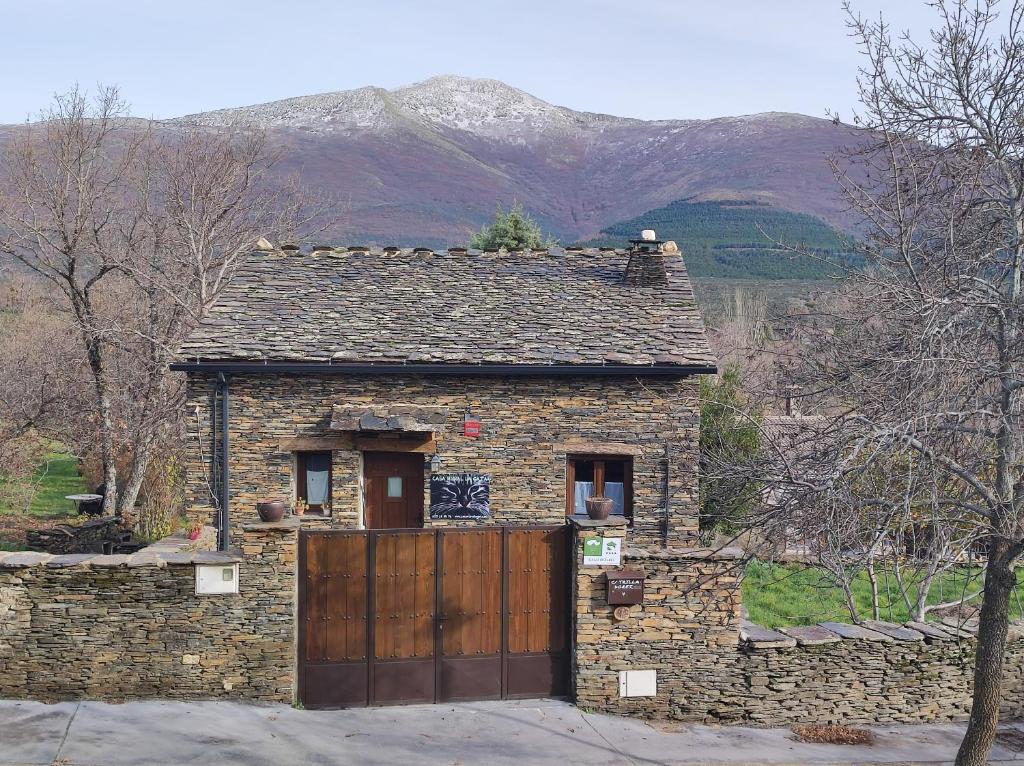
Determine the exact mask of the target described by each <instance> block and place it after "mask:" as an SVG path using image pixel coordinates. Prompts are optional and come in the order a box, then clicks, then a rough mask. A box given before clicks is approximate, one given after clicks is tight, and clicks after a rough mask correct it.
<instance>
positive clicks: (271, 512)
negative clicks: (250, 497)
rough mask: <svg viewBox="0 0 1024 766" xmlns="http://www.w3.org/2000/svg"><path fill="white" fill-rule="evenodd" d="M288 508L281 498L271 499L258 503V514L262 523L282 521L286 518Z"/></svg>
mask: <svg viewBox="0 0 1024 766" xmlns="http://www.w3.org/2000/svg"><path fill="white" fill-rule="evenodd" d="M287 508H288V506H287V504H286V503H285V501H284V500H282V499H281V498H279V497H275V498H271V499H269V500H260V501H259V502H258V503H256V512H257V513H258V514H259V515H260V520H261V521H267V522H272V521H280V520H281V519H283V518H284V512H285V511H286V510H287Z"/></svg>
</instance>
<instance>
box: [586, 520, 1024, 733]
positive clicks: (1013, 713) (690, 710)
mask: <svg viewBox="0 0 1024 766" xmlns="http://www.w3.org/2000/svg"><path fill="white" fill-rule="evenodd" d="M577 526H578V529H577V559H576V564H577V576H576V586H575V587H576V592H575V600H576V632H575V643H576V667H575V674H574V676H575V677H574V681H575V687H576V699H577V703H578V704H579V705H580V706H581V707H584V708H590V709H594V710H600V711H604V712H610V713H619V714H624V715H637V716H645V717H652V718H674V719H679V720H685V721H699V722H717V723H734V724H748V725H757V726H785V725H790V724H793V723H797V722H812V721H813V722H821V723H832V722H835V723H889V722H905V723H921V722H928V721H949V720H963V719H965V718H966V717H967V715H968V712H969V706H970V693H971V684H972V675H973V657H974V644H975V639H974V637H973V635H972V634H971V628H970V626H969V625H968V626H961V627H956V626H953V625H945V624H941V623H940V624H932V623H928V624H925V625H922V624H919V623H910V624H908V626H896V625H889V624H886V623H870V624H869V625H870V627H867V626H850V625H838V624H835V623H824V624H823V626H817V627H812V628H794V629H788V630H787V632H786V633H782V632H778V631H769V630H765V629H763V628H758V627H757V626H751V625H746V624H744V623H742V621H741V618H740V603H739V579H738V575H739V572H738V571H737V567H738V566H739V564H740V563H741V559H740V558H739V555H740V554H739V552H738V551H702V550H699V549H689V550H678V549H677V550H672V549H665V550H660V551H659V550H656V549H647V548H635V547H634V548H631V547H629V543H628V537H627V543H626V547H625V549H624V554H623V561H622V564H621V566H619V567H593V566H583V557H582V543H583V540H585V539H586V538H588V537H593V536H598V535H600V536H605V537H610V536H611V537H623V536H625V535H626V531H625V530H624V529H622V528H607V527H600V526H596V525H594V523H593V522H583V523H582V524H579V525H577ZM609 570H633V571H641V572H643V573H644V575H645V579H646V582H645V591H646V592H645V598H644V603H643V605H639V606H632V607H629V615H628V617H627V618H626V619H623V620H617V619H615V617H614V615H613V611H612V610H613V607H611V606H609V605H608V603H607V582H606V579H605V572H607V571H609ZM625 670H656V671H657V693H656V694H655V695H654V696H649V697H647V696H645V697H622V696H620V694H619V673H620V671H625ZM1022 691H1024V629H1022V626H1021V625H1015V626H1014V627H1013V629H1012V630H1011V642H1010V645H1009V648H1008V652H1007V663H1006V682H1005V693H1004V705H1003V715H1004V717H1006V718H1008V719H1019V718H1022V717H1024V696H1022V694H1021V692H1022Z"/></svg>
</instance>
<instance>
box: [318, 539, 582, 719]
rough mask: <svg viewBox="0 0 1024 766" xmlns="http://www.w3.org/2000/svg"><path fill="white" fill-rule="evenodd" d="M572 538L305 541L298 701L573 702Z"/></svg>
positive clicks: (331, 703)
mask: <svg viewBox="0 0 1024 766" xmlns="http://www.w3.org/2000/svg"><path fill="white" fill-rule="evenodd" d="M569 544H570V535H569V527H567V526H562V527H557V528H553V527H476V528H468V529H465V528H464V529H452V528H445V529H439V530H435V529H420V530H411V529H406V530H382V531H372V530H344V531H342V530H317V531H303V532H301V533H300V535H299V636H298V638H299V644H298V647H299V699H300V700H301V701H302V703H303V704H304V705H306V707H310V708H315V707H350V706H358V705H388V704H398V703H418V702H447V701H454V700H469V699H500V698H504V699H510V698H524V697H546V696H552V695H554V696H561V695H565V694H567V693H568V679H569V656H570V655H569V622H570V605H571V600H570V596H569V587H570V569H569V563H570V561H571V555H570V548H569Z"/></svg>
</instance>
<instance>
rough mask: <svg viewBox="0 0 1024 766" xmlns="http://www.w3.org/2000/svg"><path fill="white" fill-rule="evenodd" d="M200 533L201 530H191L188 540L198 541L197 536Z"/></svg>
mask: <svg viewBox="0 0 1024 766" xmlns="http://www.w3.org/2000/svg"><path fill="white" fill-rule="evenodd" d="M202 531H203V530H202V529H193V530H192V531H191V532H189V533H188V539H189V540H198V539H199V534H200V533H201V532H202Z"/></svg>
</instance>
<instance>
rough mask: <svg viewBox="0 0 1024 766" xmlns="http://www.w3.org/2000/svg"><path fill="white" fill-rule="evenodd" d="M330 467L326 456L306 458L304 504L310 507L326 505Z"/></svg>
mask: <svg viewBox="0 0 1024 766" xmlns="http://www.w3.org/2000/svg"><path fill="white" fill-rule="evenodd" d="M330 467H331V462H330V458H328V457H327V456H326V455H310V456H309V457H308V458H306V502H307V503H309V504H310V505H327V493H328V492H329V491H330V488H329V487H328V486H327V483H328V478H329V476H330Z"/></svg>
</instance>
